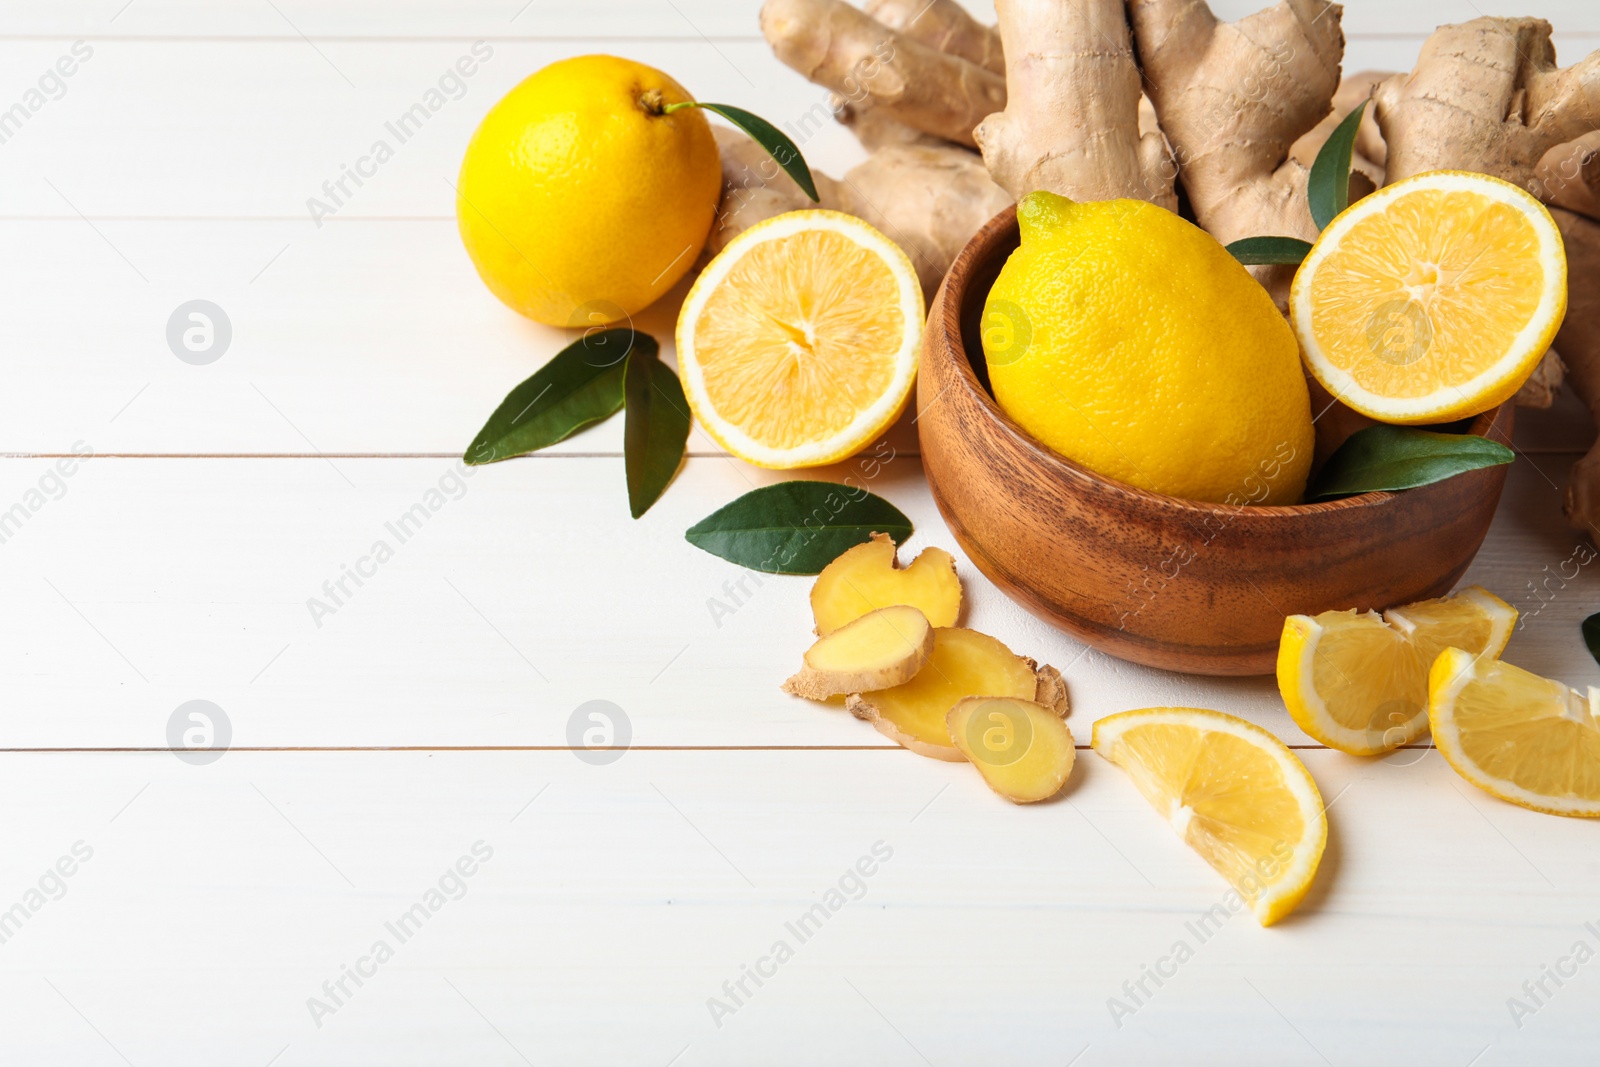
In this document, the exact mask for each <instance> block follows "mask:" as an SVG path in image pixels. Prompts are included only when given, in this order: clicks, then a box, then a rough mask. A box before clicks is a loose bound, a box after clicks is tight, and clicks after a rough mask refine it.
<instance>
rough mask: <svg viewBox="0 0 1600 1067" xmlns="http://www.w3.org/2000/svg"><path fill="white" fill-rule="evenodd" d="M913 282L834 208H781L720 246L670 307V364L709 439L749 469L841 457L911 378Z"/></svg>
mask: <svg viewBox="0 0 1600 1067" xmlns="http://www.w3.org/2000/svg"><path fill="white" fill-rule="evenodd" d="M923 315H924V310H923V304H922V286H921V284H920V283H919V282H918V281H917V272H916V271H915V270H914V269H913V268H912V266H911V261H910V260H909V259H907V258H906V254H905V253H904V252H902V251H901V250H900V248H899V246H897V245H896V244H895V243H894V242H893V241H891V240H889V239H888V238H887V237H885V236H884V235H883V234H881V233H879V232H878V231H877V230H875V229H873V228H872V227H871V226H869V225H867V224H866V223H864V222H862V221H861V220H860V219H858V218H855V217H853V216H850V215H845V214H842V213H840V212H837V211H791V212H789V213H787V214H784V215H779V216H777V217H776V218H772V219H768V220H766V221H765V222H762V223H758V224H757V225H755V226H752V227H750V229H748V230H746V231H745V232H744V233H742V234H740V235H739V236H738V237H735V238H734V239H733V240H732V241H730V242H729V243H728V246H727V247H726V248H724V249H723V250H722V252H721V254H719V255H718V256H717V257H716V258H715V259H713V260H712V261H711V262H710V264H708V265H707V266H706V269H705V271H704V272H703V273H701V275H700V277H699V279H698V280H697V281H696V282H695V284H694V288H692V289H690V290H689V296H688V299H687V300H685V301H684V304H683V310H682V312H681V313H680V314H679V315H678V372H679V375H680V376H681V377H682V378H683V391H684V393H685V394H687V396H688V399H689V406H690V407H691V408H693V409H694V414H695V417H696V418H697V419H699V420H700V424H701V425H702V426H704V427H705V430H706V432H707V433H709V434H710V435H711V436H712V437H713V438H714V439H715V440H716V441H717V443H718V444H720V445H721V446H722V447H723V448H726V449H727V450H728V451H729V452H732V453H733V454H734V455H736V456H738V457H739V458H740V459H743V460H746V461H748V462H750V463H754V464H756V465H757V466H761V467H775V468H787V467H815V466H821V465H823V464H826V463H834V462H837V461H838V460H841V459H844V458H845V457H846V456H850V455H854V454H855V453H856V452H859V451H860V450H861V449H863V448H865V447H866V446H867V445H869V444H871V443H872V442H873V441H874V440H875V439H876V438H877V437H878V435H879V434H881V433H883V431H884V430H885V429H887V428H888V427H889V425H890V424H891V423H893V422H894V420H895V419H896V418H897V417H898V416H899V414H900V412H901V410H902V409H904V407H905V404H906V400H907V398H908V397H909V396H910V395H911V387H912V385H913V384H914V383H915V382H916V377H917V356H918V347H919V345H920V343H921V340H922V320H923Z"/></svg>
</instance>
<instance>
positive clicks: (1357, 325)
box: [1289, 171, 1567, 423]
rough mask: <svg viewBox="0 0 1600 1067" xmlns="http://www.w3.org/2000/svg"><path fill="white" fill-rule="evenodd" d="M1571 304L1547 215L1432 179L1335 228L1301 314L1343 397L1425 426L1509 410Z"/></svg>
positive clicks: (1402, 184)
mask: <svg viewBox="0 0 1600 1067" xmlns="http://www.w3.org/2000/svg"><path fill="white" fill-rule="evenodd" d="M1566 305H1567V271H1566V256H1565V252H1564V250H1563V246H1562V242H1561V233H1560V231H1559V230H1558V229H1557V228H1556V224H1555V221H1554V220H1553V219H1552V218H1551V217H1550V213H1549V211H1547V210H1546V209H1545V207H1544V205H1543V204H1541V203H1539V201H1538V200H1537V199H1535V198H1534V197H1532V196H1530V195H1529V194H1528V193H1526V192H1524V191H1523V190H1521V189H1519V188H1517V187H1516V186H1514V185H1511V184H1510V183H1508V182H1503V181H1501V180H1499V179H1498V178H1491V177H1488V176H1487V175H1483V174H1469V173H1466V172H1463V171H1432V172H1429V173H1426V174H1418V175H1416V176H1415V177H1411V178H1407V179H1404V180H1402V181H1398V182H1396V183H1394V184H1393V185H1390V186H1386V187H1385V188H1383V189H1381V190H1379V191H1378V192H1377V193H1374V194H1373V195H1371V196H1369V197H1366V198H1365V199H1363V200H1359V201H1357V202H1356V203H1354V204H1352V205H1351V206H1350V207H1349V208H1348V209H1346V210H1345V212H1344V213H1343V214H1341V215H1340V216H1339V217H1338V218H1336V219H1334V220H1333V221H1332V222H1331V223H1329V224H1328V227H1327V229H1325V230H1324V231H1323V232H1322V236H1321V237H1319V238H1318V239H1317V242H1316V244H1315V245H1314V246H1313V247H1312V250H1311V252H1310V254H1309V255H1307V256H1306V259H1305V262H1304V263H1303V264H1301V267H1300V270H1299V271H1298V272H1297V273H1296V275H1295V280H1294V286H1293V288H1292V290H1291V294H1290V299H1289V315H1290V320H1291V321H1292V323H1293V325H1294V329H1295V334H1296V335H1297V336H1298V338H1299V340H1300V346H1301V349H1302V351H1303V352H1304V354H1305V359H1306V364H1307V366H1309V368H1310V370H1311V373H1312V374H1313V375H1315V376H1316V378H1317V380H1318V381H1319V382H1321V383H1322V384H1323V386H1324V387H1326V388H1327V390H1328V391H1329V392H1330V393H1332V394H1333V395H1334V396H1336V397H1338V398H1339V399H1340V400H1342V401H1344V402H1345V403H1346V404H1348V405H1350V406H1351V407H1353V408H1355V409H1356V410H1357V411H1360V412H1361V413H1362V414H1365V415H1368V416H1370V417H1372V418H1375V419H1381V420H1383V421H1386V422H1398V423H1425V422H1445V421H1449V420H1451V419H1457V418H1463V417H1465V416H1468V415H1475V414H1478V413H1479V412H1482V411H1487V410H1488V409H1490V408H1492V407H1494V406H1495V405H1497V404H1499V403H1501V402H1502V401H1504V400H1507V399H1509V398H1510V397H1511V396H1512V395H1513V394H1514V393H1516V391H1517V389H1518V388H1520V387H1521V385H1522V383H1523V382H1524V381H1525V380H1526V379H1527V377H1528V375H1529V374H1530V373H1532V372H1533V369H1534V367H1535V366H1537V365H1538V362H1539V359H1540V358H1541V357H1542V356H1543V355H1544V353H1545V350H1546V349H1548V348H1549V347H1550V342H1551V340H1552V339H1553V338H1554V337H1555V333H1556V330H1557V329H1558V328H1559V327H1560V325H1561V319H1562V316H1563V315H1564V314H1565V313H1566Z"/></svg>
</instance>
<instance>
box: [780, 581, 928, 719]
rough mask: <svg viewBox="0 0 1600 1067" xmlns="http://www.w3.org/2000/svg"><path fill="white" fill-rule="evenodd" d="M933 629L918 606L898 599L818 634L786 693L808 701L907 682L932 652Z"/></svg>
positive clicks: (786, 685) (886, 687) (784, 684)
mask: <svg viewBox="0 0 1600 1067" xmlns="http://www.w3.org/2000/svg"><path fill="white" fill-rule="evenodd" d="M933 647H934V631H933V627H932V626H931V625H929V623H928V617H927V616H926V615H924V614H922V612H921V611H919V610H918V609H917V608H914V607H911V606H909V605H905V604H896V605H892V606H890V607H886V608H879V609H878V610H877V611H871V612H868V613H867V614H865V615H863V616H861V617H860V618H859V619H856V620H855V621H853V622H851V623H850V624H848V625H846V626H841V627H840V628H839V629H837V630H835V631H833V632H832V633H830V634H828V635H826V636H824V637H819V638H817V641H816V643H815V644H814V645H812V646H811V647H810V648H809V649H808V650H807V651H806V665H805V667H804V668H803V669H802V670H801V671H800V673H799V674H796V675H795V676H794V677H793V678H790V679H789V680H788V681H787V682H784V683H783V688H784V691H785V692H788V693H793V694H794V695H795V696H798V697H806V698H807V699H809V700H826V699H827V698H828V697H831V696H839V695H840V694H843V693H859V692H861V691H862V690H870V689H888V688H891V687H894V686H898V685H903V684H904V683H906V682H909V681H911V680H912V679H913V678H914V677H915V676H916V674H917V672H918V671H920V670H921V669H922V665H923V664H924V663H926V662H927V661H928V656H929V655H930V654H931V653H932V652H933Z"/></svg>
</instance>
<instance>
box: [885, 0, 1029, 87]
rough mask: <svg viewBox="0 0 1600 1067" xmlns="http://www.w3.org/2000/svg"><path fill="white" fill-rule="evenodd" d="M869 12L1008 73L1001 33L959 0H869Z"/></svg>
mask: <svg viewBox="0 0 1600 1067" xmlns="http://www.w3.org/2000/svg"><path fill="white" fill-rule="evenodd" d="M866 12H867V14H869V15H871V16H872V17H873V18H875V19H877V20H878V21H879V22H881V23H883V24H884V25H885V26H888V27H889V28H890V29H892V30H899V31H900V32H901V33H903V34H905V35H906V36H907V37H910V38H911V39H912V40H914V41H918V42H920V43H922V44H925V45H927V46H928V47H929V48H933V49H936V50H938V51H940V52H944V53H946V54H948V55H952V56H957V57H959V58H961V59H964V60H966V61H967V62H968V63H976V64H977V65H978V66H980V67H982V68H983V69H984V70H987V71H990V72H992V73H994V74H1000V75H1004V74H1005V72H1006V60H1005V56H1004V54H1003V53H1002V51H1001V47H1000V34H999V32H998V31H996V30H995V28H994V27H993V26H985V25H984V24H983V23H981V22H979V21H978V20H977V19H975V18H973V17H972V16H971V15H969V14H968V13H967V9H966V8H964V7H962V6H961V4H960V3H958V2H957V0H867V4H866Z"/></svg>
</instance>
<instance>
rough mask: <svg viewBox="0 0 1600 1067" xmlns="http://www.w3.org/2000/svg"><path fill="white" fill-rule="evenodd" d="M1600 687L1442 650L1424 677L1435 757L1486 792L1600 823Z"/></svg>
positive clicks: (1553, 813)
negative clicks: (1584, 688)
mask: <svg viewBox="0 0 1600 1067" xmlns="http://www.w3.org/2000/svg"><path fill="white" fill-rule="evenodd" d="M1597 714H1600V689H1595V688H1594V687H1593V686H1590V687H1589V692H1588V694H1587V695H1584V694H1580V693H1578V692H1577V691H1576V690H1573V689H1569V688H1568V687H1567V686H1566V685H1565V684H1563V683H1561V682H1557V681H1553V680H1551V679H1549V678H1541V677H1539V675H1537V674H1533V673H1531V672H1529V671H1525V670H1523V669H1522V668H1521V667H1513V666H1512V665H1511V664H1509V663H1501V662H1499V661H1498V660H1487V659H1483V658H1481V657H1478V656H1474V655H1473V654H1472V653H1470V652H1466V651H1463V650H1462V649H1459V648H1452V649H1448V650H1447V651H1445V653H1444V654H1443V655H1441V656H1440V657H1439V659H1438V660H1437V661H1436V662H1435V663H1434V665H1433V670H1432V671H1430V672H1429V674H1428V721H1429V723H1430V724H1431V725H1432V727H1433V743H1434V744H1435V745H1437V746H1438V748H1439V753H1440V754H1441V755H1442V756H1444V758H1445V759H1446V760H1447V761H1448V762H1449V764H1450V766H1452V767H1454V768H1455V770H1456V773H1457V774H1459V775H1461V777H1463V778H1465V779H1466V780H1467V781H1469V782H1471V783H1472V784H1473V785H1475V786H1477V787H1478V788H1479V789H1482V790H1483V791H1484V792H1486V793H1489V794H1491V795H1492V796H1497V797H1499V798H1500V799H1501V800H1508V801H1510V802H1511V803H1513V804H1520V805H1522V806H1523V807H1525V808H1532V809H1533V810H1534V811H1543V812H1548V813H1550V814H1552V815H1576V816H1580V817H1582V818H1588V819H1594V818H1600V721H1597V719H1596V716H1597Z"/></svg>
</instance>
